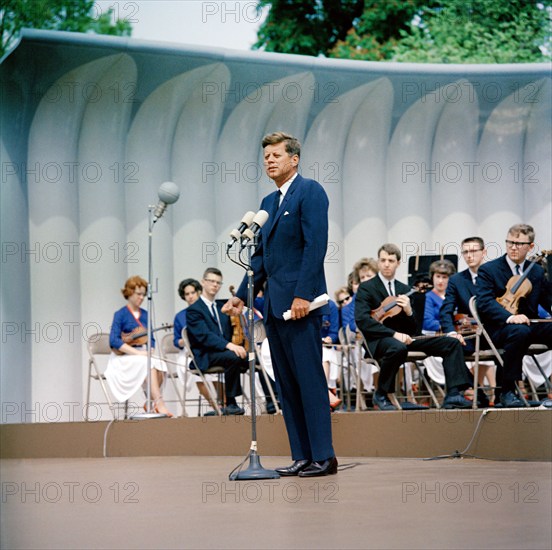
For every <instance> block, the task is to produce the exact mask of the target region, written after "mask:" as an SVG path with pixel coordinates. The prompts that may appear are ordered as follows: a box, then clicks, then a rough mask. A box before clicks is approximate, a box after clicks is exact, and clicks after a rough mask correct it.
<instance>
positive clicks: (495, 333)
mask: <svg viewBox="0 0 552 550" xmlns="http://www.w3.org/2000/svg"><path fill="white" fill-rule="evenodd" d="M534 249H535V230H534V229H533V227H531V226H530V225H527V224H516V225H513V226H512V227H510V229H509V230H508V234H507V236H506V254H504V255H503V256H501V257H500V258H497V259H496V260H493V261H491V262H487V263H486V264H484V265H482V266H481V267H480V268H479V271H478V277H477V284H476V300H477V308H478V310H479V313H480V315H481V320H482V321H483V324H484V325H485V328H486V330H487V332H488V333H489V335H490V337H491V339H492V340H493V343H494V344H495V345H496V346H497V347H499V348H502V349H503V350H504V354H503V357H502V358H503V361H504V366H503V380H502V394H501V396H500V402H501V403H502V405H503V406H504V407H523V406H524V405H525V403H524V402H523V401H522V400H521V399H520V397H519V395H518V394H517V392H516V381H519V380H521V374H522V363H523V356H524V355H525V354H526V353H527V349H528V348H529V346H530V345H531V344H539V343H540V344H548V345H550V342H552V323H541V322H536V321H537V320H538V306H539V304H540V305H541V306H542V307H543V308H544V309H545V311H546V312H550V311H551V309H552V289H551V284H550V282H549V281H548V280H546V278H545V275H544V270H543V268H542V267H541V266H540V265H538V264H537V262H531V261H528V260H527V256H528V255H529V253H530V252H531V251H533V250H534ZM521 278H523V279H524V280H525V282H527V281H529V283H530V285H525V284H522V285H521V286H520V288H519V289H517V290H516V289H515V287H513V286H512V284H514V283H515V282H516V280H517V281H519V280H520V279H521ZM513 290H514V293H513V292H512V291H513Z"/></svg>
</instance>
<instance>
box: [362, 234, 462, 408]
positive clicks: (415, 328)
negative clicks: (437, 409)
mask: <svg viewBox="0 0 552 550" xmlns="http://www.w3.org/2000/svg"><path fill="white" fill-rule="evenodd" d="M400 260H401V252H400V250H399V248H398V247H397V246H396V245H394V244H391V243H388V244H384V245H383V246H381V247H380V249H379V250H378V268H379V273H378V275H377V276H376V277H374V278H373V279H370V280H368V281H365V282H363V283H361V284H360V286H359V288H358V292H357V297H356V305H355V320H356V325H357V327H358V328H359V330H360V331H362V334H363V335H364V337H365V338H366V341H367V344H368V347H369V350H370V353H371V354H372V356H373V357H374V358H375V359H376V360H377V361H378V363H379V365H380V369H381V370H380V374H379V380H378V385H377V389H376V391H375V392H374V396H373V401H374V405H375V406H377V408H378V409H380V410H395V407H394V405H393V404H392V403H391V402H390V401H389V398H388V394H389V393H393V392H394V387H395V376H396V374H397V372H398V370H399V368H400V366H401V365H402V364H403V363H404V362H405V361H406V358H407V355H408V352H409V351H422V352H424V353H426V354H428V355H431V356H437V357H442V358H443V368H444V371H445V380H446V395H445V399H444V402H443V407H444V408H445V409H456V408H460V409H468V408H470V407H471V405H472V404H471V402H470V401H469V400H467V399H465V398H464V396H463V395H461V393H460V392H461V391H462V390H465V389H467V388H469V387H470V386H471V382H470V374H469V371H468V369H467V367H466V365H465V363H464V355H463V353H462V346H461V344H460V342H459V341H458V340H457V339H456V338H449V337H447V336H435V337H431V338H425V339H415V338H413V337H414V336H415V335H418V334H420V322H419V321H418V320H417V319H416V316H415V314H414V311H413V309H412V305H411V303H410V298H409V297H408V296H406V294H407V293H408V291H409V290H410V289H409V287H408V286H407V285H405V284H403V283H401V282H400V281H397V280H396V279H395V273H396V271H397V269H398V267H399V265H400ZM389 296H391V297H394V298H392V301H394V302H395V303H396V305H397V306H398V308H399V313H397V314H396V315H394V316H389V317H387V318H382V319H381V321H380V320H376V319H374V318H373V317H372V314H373V313H374V312H375V311H376V310H377V309H378V308H379V307H380V305H381V303H382V302H383V301H384V300H385V299H386V298H387V297H389Z"/></svg>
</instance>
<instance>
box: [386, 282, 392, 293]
mask: <svg viewBox="0 0 552 550" xmlns="http://www.w3.org/2000/svg"><path fill="white" fill-rule="evenodd" d="M387 284H388V285H389V296H393V287H392V286H391V281H387Z"/></svg>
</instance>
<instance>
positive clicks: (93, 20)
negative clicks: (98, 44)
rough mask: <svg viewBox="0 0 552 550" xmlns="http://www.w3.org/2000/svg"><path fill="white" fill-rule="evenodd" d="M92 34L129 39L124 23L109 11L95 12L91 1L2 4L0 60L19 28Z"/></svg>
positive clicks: (13, 1) (28, 0)
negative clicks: (115, 18) (126, 37)
mask: <svg viewBox="0 0 552 550" xmlns="http://www.w3.org/2000/svg"><path fill="white" fill-rule="evenodd" d="M24 27H26V28H33V29H47V30H58V31H73V32H94V33H97V34H111V35H116V36H130V34H131V33H132V27H131V25H130V23H129V22H128V21H121V20H114V16H113V10H112V9H109V10H106V11H105V12H104V13H100V12H99V8H98V6H97V5H95V3H94V0H2V2H1V5H0V31H1V34H2V46H1V49H0V57H2V56H3V55H4V54H5V53H6V51H7V50H8V49H9V48H10V47H11V46H12V45H13V43H14V42H15V40H16V39H17V37H18V35H19V32H20V30H21V29H22V28H24Z"/></svg>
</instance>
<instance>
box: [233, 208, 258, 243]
mask: <svg viewBox="0 0 552 550" xmlns="http://www.w3.org/2000/svg"><path fill="white" fill-rule="evenodd" d="M254 217H255V212H252V211H251V210H250V211H249V212H246V213H245V214H244V216H243V218H242V219H241V222H240V225H238V227H237V228H236V229H234V230H232V231H231V232H230V238H231V239H232V240H231V242H229V243H228V250H230V249H231V248H232V247H233V246H234V243H235V242H236V241H237V240H239V238H240V237H241V236H242V233H243V232H244V230H245V229H247V228H248V227H249V226H250V225H251V222H252V221H253V218H254Z"/></svg>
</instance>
